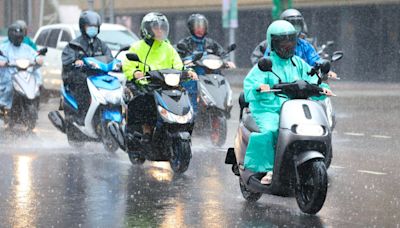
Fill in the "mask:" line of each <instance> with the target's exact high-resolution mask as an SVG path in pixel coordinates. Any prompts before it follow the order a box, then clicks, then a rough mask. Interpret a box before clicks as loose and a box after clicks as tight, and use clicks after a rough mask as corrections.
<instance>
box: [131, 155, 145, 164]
mask: <svg viewBox="0 0 400 228" xmlns="http://www.w3.org/2000/svg"><path fill="white" fill-rule="evenodd" d="M128 156H129V160H130V161H131V163H132V165H141V164H143V163H144V162H145V161H146V159H145V158H143V157H142V156H140V155H139V154H137V153H134V152H128Z"/></svg>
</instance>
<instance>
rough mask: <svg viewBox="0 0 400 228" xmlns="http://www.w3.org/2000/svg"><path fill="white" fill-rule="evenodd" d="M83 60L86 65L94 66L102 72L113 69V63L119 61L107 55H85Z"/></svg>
mask: <svg viewBox="0 0 400 228" xmlns="http://www.w3.org/2000/svg"><path fill="white" fill-rule="evenodd" d="M83 62H84V63H85V65H87V66H92V67H93V66H94V67H95V69H98V70H101V71H103V72H110V71H113V70H114V68H115V65H116V64H117V63H120V61H119V60H117V59H113V58H110V57H109V56H105V55H102V56H96V57H87V58H83Z"/></svg>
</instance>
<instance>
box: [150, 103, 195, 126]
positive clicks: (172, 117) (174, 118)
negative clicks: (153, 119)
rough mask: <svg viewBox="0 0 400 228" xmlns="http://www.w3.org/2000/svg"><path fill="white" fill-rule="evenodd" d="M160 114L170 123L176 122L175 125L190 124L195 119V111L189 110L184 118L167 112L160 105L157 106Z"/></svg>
mask: <svg viewBox="0 0 400 228" xmlns="http://www.w3.org/2000/svg"><path fill="white" fill-rule="evenodd" d="M157 109H158V112H159V113H160V115H161V116H162V117H163V118H164V119H166V120H168V121H169V122H175V123H180V124H186V123H189V122H190V120H191V119H192V117H193V111H192V109H190V110H189V112H188V113H186V114H185V115H183V116H179V115H175V114H173V113H171V112H169V111H168V110H166V109H165V108H163V107H161V106H160V105H158V106H157Z"/></svg>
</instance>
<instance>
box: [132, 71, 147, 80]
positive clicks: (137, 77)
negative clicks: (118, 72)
mask: <svg viewBox="0 0 400 228" xmlns="http://www.w3.org/2000/svg"><path fill="white" fill-rule="evenodd" d="M133 76H135V78H136V79H140V78H143V77H144V74H143V72H142V71H136V72H135V73H133Z"/></svg>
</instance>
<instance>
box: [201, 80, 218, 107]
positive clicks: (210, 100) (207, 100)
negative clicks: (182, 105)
mask: <svg viewBox="0 0 400 228" xmlns="http://www.w3.org/2000/svg"><path fill="white" fill-rule="evenodd" d="M200 89H201V95H200V97H201V98H202V99H203V101H204V103H206V104H207V105H210V106H213V105H216V103H215V100H214V98H213V97H212V96H211V94H210V93H209V92H208V90H207V88H206V87H205V86H204V85H203V84H202V83H200Z"/></svg>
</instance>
